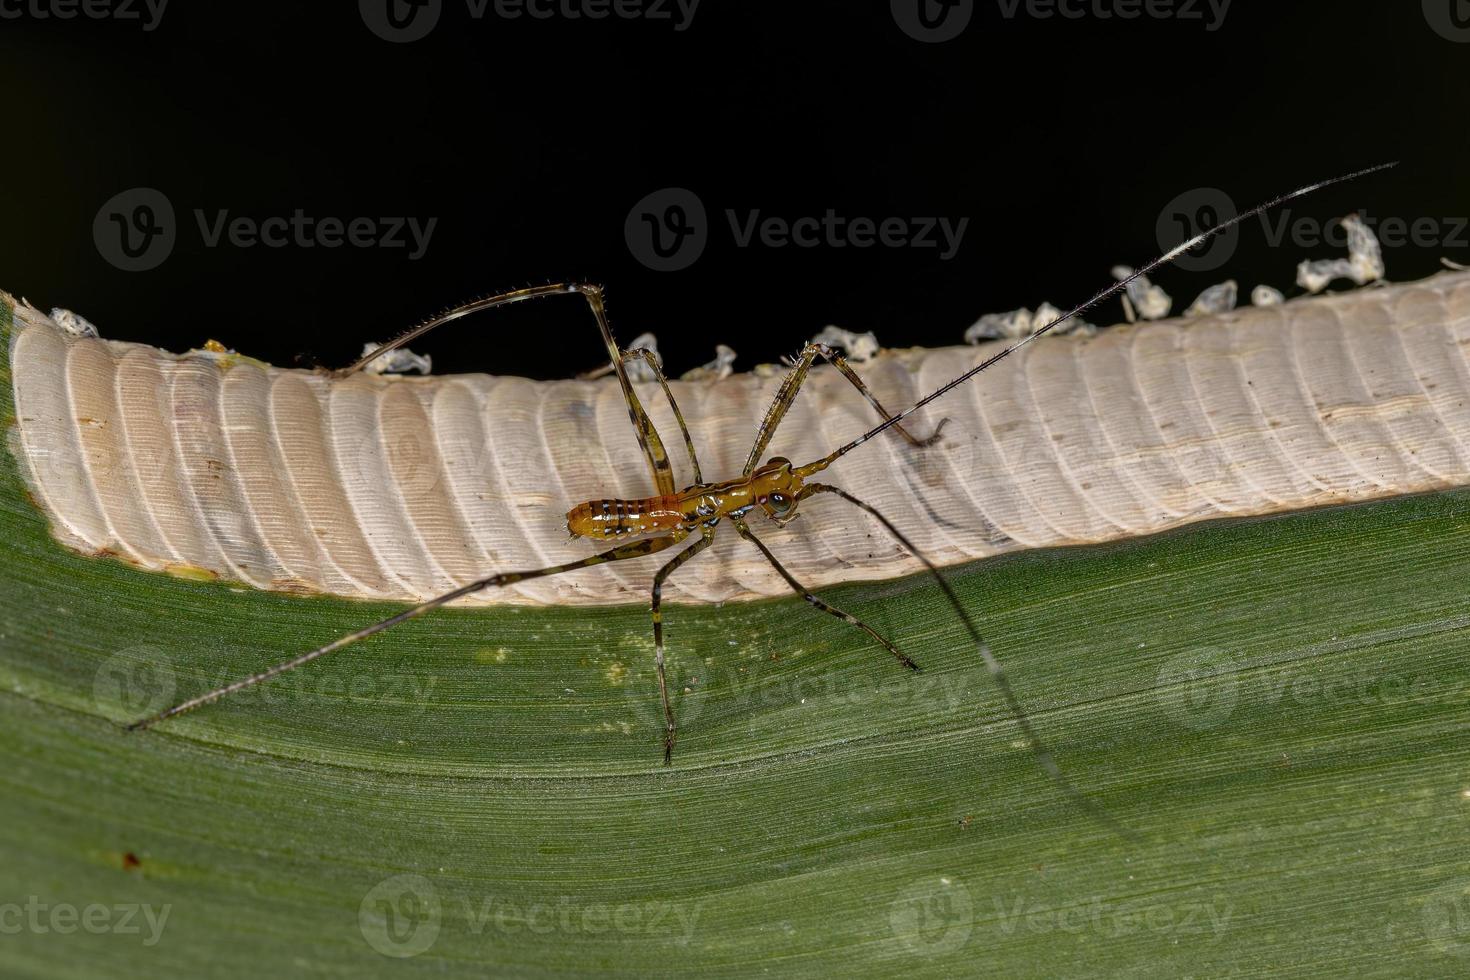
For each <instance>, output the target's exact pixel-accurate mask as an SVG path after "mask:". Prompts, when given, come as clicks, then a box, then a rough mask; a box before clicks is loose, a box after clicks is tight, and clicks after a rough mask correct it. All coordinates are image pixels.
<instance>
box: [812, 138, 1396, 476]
mask: <svg viewBox="0 0 1470 980" xmlns="http://www.w3.org/2000/svg"><path fill="white" fill-rule="evenodd" d="M1395 166H1398V161H1397V160H1394V161H1391V162H1389V163H1380V164H1376V165H1375V166H1372V167H1364V168H1363V169H1362V170H1354V171H1353V172H1352V173H1350V174H1343V175H1342V176H1341V177H1333V178H1331V179H1330V180H1321V181H1318V182H1317V183H1315V184H1308V185H1307V186H1305V187H1298V188H1297V189H1296V190H1294V191H1292V192H1290V193H1289V194H1282V195H1281V196H1280V197H1278V198H1274V199H1273V200H1270V201H1267V202H1266V203H1265V204H1258V205H1256V206H1255V207H1253V208H1251V209H1250V210H1249V211H1244V212H1242V213H1240V214H1237V215H1236V216H1235V217H1233V218H1231V219H1230V220H1228V221H1222V222H1221V223H1220V224H1218V225H1216V226H1215V227H1213V228H1211V229H1209V230H1208V231H1204V232H1201V233H1200V234H1198V235H1195V236H1194V237H1193V238H1191V239H1190V240H1189V241H1187V242H1183V243H1181V244H1179V245H1175V246H1174V247H1173V248H1171V249H1169V251H1167V252H1165V253H1164V254H1163V255H1160V256H1159V257H1158V258H1156V259H1154V260H1153V261H1152V262H1149V263H1148V264H1147V265H1145V266H1143V267H1142V268H1140V269H1138V270H1136V271H1135V272H1134V273H1133V274H1132V275H1130V276H1128V277H1127V278H1125V279H1120V280H1118V281H1117V282H1115V283H1113V284H1112V285H1111V286H1108V287H1106V288H1105V289H1101V290H1099V291H1098V292H1097V293H1096V294H1094V295H1093V297H1092V299H1090V300H1088V301H1087V302H1085V303H1083V304H1082V305H1081V306H1078V307H1076V308H1074V309H1071V310H1068V311H1067V312H1066V313H1063V314H1062V315H1061V316H1059V317H1057V318H1056V319H1055V320H1053V321H1051V322H1050V323H1048V324H1047V325H1046V326H1044V327H1042V328H1041V329H1039V330H1037V331H1036V332H1035V333H1032V334H1030V335H1029V336H1027V337H1024V338H1022V339H1021V340H1018V341H1016V342H1015V343H1014V344H1012V345H1011V346H1009V347H1007V348H1006V349H1005V350H1003V351H1001V352H1000V353H998V354H996V355H994V356H993V357H988V358H986V359H985V360H984V361H981V362H980V363H979V364H977V365H975V366H974V367H972V368H970V369H969V370H968V371H966V372H965V373H964V374H962V375H960V376H959V377H958V378H955V379H954V380H953V381H951V382H949V383H948V384H946V385H944V386H943V387H942V388H938V389H936V390H935V391H932V392H930V393H929V394H927V395H925V396H924V397H923V398H920V399H919V400H918V401H917V402H915V403H914V404H913V405H911V406H909V407H908V408H906V409H904V410H903V411H902V412H899V413H898V414H897V415H894V416H891V417H889V418H887V419H885V420H884V421H883V422H882V423H881V424H879V425H876V426H874V427H873V428H871V429H869V430H868V431H867V432H864V433H863V434H862V435H860V436H858V437H857V438H856V439H854V440H853V441H852V442H849V443H848V444H847V445H845V446H843V447H841V448H840V449H837V450H835V451H834V452H832V453H831V454H830V455H828V456H826V457H824V458H823V459H821V460H820V461H819V462H818V463H817V464H811V465H812V466H815V467H816V468H817V469H826V467H827V466H828V465H829V464H831V463H832V462H834V461H835V460H837V459H838V458H840V457H842V456H845V455H847V454H848V453H850V452H852V451H853V450H854V449H856V448H857V447H858V446H861V445H862V444H863V443H865V442H867V441H868V440H869V439H871V438H873V437H874V436H876V435H878V434H879V433H881V432H883V431H885V430H887V429H889V428H891V427H892V426H895V425H897V424H898V423H899V422H901V421H902V420H903V419H906V418H908V417H909V416H910V415H912V414H914V413H915V412H917V411H918V410H919V409H921V408H923V407H924V406H925V405H927V404H929V403H930V402H932V401H933V400H934V399H936V398H938V397H939V396H940V395H943V394H945V393H946V392H948V391H950V390H951V389H952V388H957V387H959V386H960V385H962V384H964V383H965V382H966V381H969V380H970V379H971V378H973V377H974V376H975V375H977V374H979V373H980V372H981V371H984V370H985V369H986V368H988V367H990V365H992V364H994V363H995V362H996V361H998V360H1000V359H1001V358H1003V357H1007V356H1009V355H1011V354H1014V353H1015V352H1016V351H1018V350H1020V349H1021V348H1022V347H1025V346H1026V345H1027V344H1029V343H1031V342H1032V341H1033V340H1035V339H1036V338H1037V337H1040V336H1041V335H1042V334H1044V333H1046V332H1047V331H1048V330H1050V329H1051V328H1052V327H1055V326H1056V325H1057V324H1059V323H1063V322H1065V321H1067V320H1070V319H1072V317H1074V316H1077V315H1078V314H1079V313H1085V312H1086V311H1087V310H1090V309H1091V308H1092V307H1094V306H1096V305H1097V304H1098V303H1101V302H1102V301H1103V300H1105V299H1107V298H1108V297H1109V296H1112V295H1113V294H1114V293H1117V292H1119V291H1121V290H1123V289H1125V288H1127V286H1128V284H1129V283H1130V282H1132V281H1133V280H1135V279H1137V278H1138V277H1139V276H1146V275H1148V274H1149V273H1150V272H1152V271H1154V270H1155V269H1157V268H1158V267H1159V266H1161V265H1166V264H1167V263H1170V262H1173V261H1174V260H1175V259H1177V258H1178V257H1179V256H1181V255H1183V254H1184V253H1185V252H1187V251H1189V250H1190V249H1192V248H1194V247H1195V246H1196V245H1198V244H1200V243H1201V242H1204V241H1206V240H1208V239H1210V238H1213V237H1214V236H1215V235H1218V234H1220V232H1222V231H1225V230H1226V229H1228V228H1231V227H1233V226H1235V225H1238V224H1240V223H1241V222H1242V221H1244V220H1246V219H1247V218H1251V217H1254V216H1256V215H1258V214H1260V213H1261V212H1263V211H1269V210H1270V209H1271V208H1274V207H1276V206H1277V205H1278V204H1285V203H1286V202H1287V201H1290V200H1292V199H1293V198H1297V197H1301V196H1302V195H1303V194H1310V193H1312V192H1313V191H1315V190H1320V189H1321V188H1323V187H1330V186H1332V185H1333V184H1341V183H1343V182H1344V181H1348V180H1352V179H1354V178H1356V177H1362V176H1364V175H1366V174H1371V173H1377V172H1378V171H1380V170H1387V169H1388V168H1390V167H1395ZM807 468H808V467H802V469H803V470H805V469H807Z"/></svg>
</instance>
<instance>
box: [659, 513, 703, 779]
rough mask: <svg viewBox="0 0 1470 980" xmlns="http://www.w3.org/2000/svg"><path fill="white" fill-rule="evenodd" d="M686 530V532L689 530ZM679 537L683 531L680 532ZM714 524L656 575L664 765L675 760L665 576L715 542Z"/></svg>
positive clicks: (681, 536)
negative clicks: (666, 659)
mask: <svg viewBox="0 0 1470 980" xmlns="http://www.w3.org/2000/svg"><path fill="white" fill-rule="evenodd" d="M686 533H687V532H686ZM678 537H679V538H683V537H684V535H683V534H680V535H679V536H678ZM714 540H715V532H714V529H713V528H709V527H706V528H704V529H703V531H702V534H701V536H700V538H699V540H698V541H696V542H694V543H693V544H691V545H690V546H689V547H687V548H685V549H684V550H683V551H681V552H679V553H678V554H677V555H675V556H674V557H673V558H671V559H669V563H668V564H667V565H665V566H664V567H663V568H660V569H659V570H658V573H657V574H655V575H654V576H653V597H652V599H651V600H650V602H649V610H650V611H651V612H652V613H653V664H654V669H655V670H656V671H657V672H658V696H659V698H660V699H661V700H662V701H663V705H664V765H666V766H667V765H669V764H671V763H672V762H673V761H674V730H675V726H674V709H673V708H672V707H671V706H670V705H669V683H668V679H667V678H666V677H665V676H664V614H663V609H662V608H661V605H662V602H663V595H664V579H666V578H668V577H669V576H670V575H672V574H674V571H675V569H677V568H678V567H679V566H680V565H682V564H684V563H685V562H686V561H688V560H689V559H691V558H693V557H694V556H695V555H697V554H699V553H700V552H701V551H703V550H704V549H706V548H708V547H709V546H710V545H711V544H713V543H714Z"/></svg>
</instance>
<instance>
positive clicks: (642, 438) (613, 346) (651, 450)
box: [332, 282, 676, 495]
mask: <svg viewBox="0 0 1470 980" xmlns="http://www.w3.org/2000/svg"><path fill="white" fill-rule="evenodd" d="M571 295H577V296H581V297H582V298H583V299H585V300H586V301H587V305H588V307H590V308H591V310H592V315H593V316H594V317H596V318H597V327H598V329H599V330H601V331H602V342H603V344H604V345H605V346H606V347H607V356H608V359H609V361H610V362H611V364H612V369H613V373H614V374H616V375H617V376H618V384H619V385H620V386H621V387H622V389H623V400H624V401H626V402H627V403H628V417H629V419H631V420H632V422H633V431H634V432H635V433H636V434H637V436H638V445H639V446H640V447H641V448H642V450H643V455H644V456H645V457H646V458H647V459H648V469H649V471H650V472H651V473H652V474H653V482H654V483H655V484H656V485H657V486H658V492H659V493H660V494H664V495H667V494H672V493H673V492H674V491H675V489H676V487H675V486H674V471H673V470H672V469H671V468H670V467H669V454H668V453H667V452H666V451H665V450H664V443H663V440H662V439H660V438H659V435H658V430H657V429H656V428H654V426H653V420H652V419H650V418H649V417H648V413H647V412H646V411H644V410H643V403H642V402H640V401H639V400H638V393H637V392H635V391H634V390H633V382H631V381H630V380H628V372H627V371H626V370H625V369H624V368H623V354H622V351H620V350H618V344H617V341H616V340H614V339H613V334H612V327H611V326H609V325H608V321H607V307H606V305H605V304H604V303H603V299H602V287H601V286H594V285H592V284H591V283H585V282H557V283H551V284H549V285H546V286H528V287H527V288H525V289H516V290H513V291H511V292H508V293H499V294H497V295H495V296H486V297H484V298H483V299H477V300H474V301H473V302H470V303H465V304H463V305H461V306H456V307H454V309H452V310H447V311H445V312H444V313H441V314H439V315H438V316H436V317H434V318H433V319H432V320H429V321H428V322H426V323H422V324H420V325H419V326H417V327H414V328H413V329H412V330H410V331H408V332H407V333H405V334H403V335H402V336H400V337H397V338H395V339H394V340H390V341H388V343H386V344H384V345H382V346H381V347H379V348H378V349H377V350H374V351H372V352H370V353H368V354H365V355H364V356H362V357H360V358H358V359H357V360H356V361H353V362H352V363H351V364H349V365H348V366H347V367H345V368H343V369H341V370H340V371H334V372H332V373H333V375H334V376H336V377H345V376H347V375H349V374H352V373H353V372H355V371H360V370H362V369H363V368H365V367H366V366H367V365H369V364H371V363H372V362H373V361H375V360H377V359H378V358H379V357H382V356H383V355H384V354H386V353H388V352H389V351H391V350H395V349H397V348H399V347H402V346H403V345H404V344H406V343H408V342H409V341H411V340H414V339H415V338H418V337H422V336H423V335H424V334H426V333H428V332H429V331H430V330H433V329H434V328H436V327H442V326H443V325H444V324H446V323H449V322H450V321H451V320H458V319H459V318H460V317H464V316H469V315H470V314H471V313H478V312H479V311H480V310H489V309H493V308H494V307H497V306H509V305H510V304H511V303H519V302H521V301H522V300H528V299H538V298H540V297H542V296H571Z"/></svg>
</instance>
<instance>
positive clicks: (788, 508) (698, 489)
mask: <svg viewBox="0 0 1470 980" xmlns="http://www.w3.org/2000/svg"><path fill="white" fill-rule="evenodd" d="M809 468H810V467H802V471H803V472H802V473H798V472H797V471H795V470H793V469H792V467H791V461H790V460H788V459H784V458H782V457H780V456H775V457H772V458H771V460H770V461H769V462H768V463H766V464H765V465H764V466H762V467H760V468H759V469H757V470H756V471H755V472H753V473H751V474H750V475H749V476H742V477H737V478H735V479H733V480H725V481H724V482H722V483H699V484H695V485H694V486H692V487H688V488H686V489H684V490H681V491H680V492H679V493H676V494H671V495H669V496H663V497H643V498H641V499H637V500H616V499H606V500H589V501H587V502H586V503H581V504H578V505H577V506H575V507H573V508H572V509H571V510H569V511H567V530H568V531H570V532H571V535H572V537H574V538H579V537H589V538H609V537H623V536H636V535H640V534H668V533H669V532H671V531H677V530H685V531H691V530H693V529H695V528H697V527H699V526H700V525H701V524H707V525H714V524H717V523H719V521H720V520H721V519H722V518H726V517H741V516H743V515H744V514H745V513H746V512H748V511H749V510H750V509H751V508H753V507H760V508H762V509H763V510H764V511H765V512H766V515H767V516H768V517H770V518H771V519H772V520H775V521H779V522H782V523H784V522H785V521H787V520H790V519H791V518H792V517H794V516H795V513H794V511H795V508H796V502H797V496H798V494H799V493H800V491H801V487H802V476H803V475H805V471H806V470H808V469H809Z"/></svg>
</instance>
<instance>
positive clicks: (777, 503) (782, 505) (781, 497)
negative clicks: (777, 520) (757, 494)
mask: <svg viewBox="0 0 1470 980" xmlns="http://www.w3.org/2000/svg"><path fill="white" fill-rule="evenodd" d="M766 502H767V503H768V504H770V505H771V510H772V511H773V512H775V513H777V514H784V513H786V512H787V511H788V510H790V509H791V498H790V497H788V496H786V495H785V494H784V493H773V494H771V495H770V496H769V497H767V498H766Z"/></svg>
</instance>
